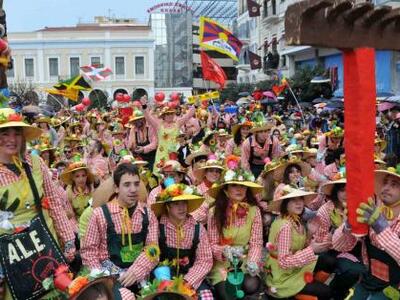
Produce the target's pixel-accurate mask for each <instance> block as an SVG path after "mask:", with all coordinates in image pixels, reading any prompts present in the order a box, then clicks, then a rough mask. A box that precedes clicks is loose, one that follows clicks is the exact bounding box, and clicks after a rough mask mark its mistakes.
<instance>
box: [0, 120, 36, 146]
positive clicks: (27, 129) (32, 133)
mask: <svg viewBox="0 0 400 300" xmlns="http://www.w3.org/2000/svg"><path fill="white" fill-rule="evenodd" d="M11 127H19V128H22V131H23V134H24V137H25V140H26V141H32V140H35V139H37V138H39V137H40V136H41V135H42V130H41V129H40V128H38V127H35V126H32V125H29V124H26V123H24V122H18V121H15V122H7V123H4V124H1V125H0V129H2V128H11Z"/></svg>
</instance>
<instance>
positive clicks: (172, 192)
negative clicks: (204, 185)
mask: <svg viewBox="0 0 400 300" xmlns="http://www.w3.org/2000/svg"><path fill="white" fill-rule="evenodd" d="M203 200H204V198H203V197H202V196H200V195H199V194H198V193H197V192H196V190H195V189H193V188H192V187H190V186H188V185H186V184H182V183H180V184H175V183H174V184H171V185H169V186H168V187H166V188H165V189H164V190H162V191H161V192H160V194H159V195H158V196H157V198H156V203H153V204H152V205H151V209H152V210H153V212H154V214H155V215H156V216H157V217H159V216H161V215H162V214H163V213H165V204H167V203H171V202H178V201H188V213H191V212H193V211H195V210H196V209H198V208H199V207H200V206H201V204H202V203H203Z"/></svg>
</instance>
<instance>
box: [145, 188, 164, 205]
mask: <svg viewBox="0 0 400 300" xmlns="http://www.w3.org/2000/svg"><path fill="white" fill-rule="evenodd" d="M161 191H162V186H161V185H159V186H156V187H155V188H154V189H152V190H151V192H150V194H149V196H148V197H147V206H148V207H151V205H152V204H154V203H156V198H157V196H158V194H160V193H161Z"/></svg>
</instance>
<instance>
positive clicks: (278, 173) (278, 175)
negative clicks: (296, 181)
mask: <svg viewBox="0 0 400 300" xmlns="http://www.w3.org/2000/svg"><path fill="white" fill-rule="evenodd" d="M290 165H298V166H299V167H300V169H301V176H303V177H304V176H307V175H308V174H310V172H311V166H310V165H309V164H308V163H306V162H304V161H302V160H300V159H299V158H298V157H296V156H292V157H290V158H289V159H288V160H286V161H285V163H283V164H282V165H281V166H279V167H278V168H277V169H276V170H275V172H274V179H275V180H276V181H278V182H282V180H283V174H284V173H285V170H286V168H287V167H289V166H290Z"/></svg>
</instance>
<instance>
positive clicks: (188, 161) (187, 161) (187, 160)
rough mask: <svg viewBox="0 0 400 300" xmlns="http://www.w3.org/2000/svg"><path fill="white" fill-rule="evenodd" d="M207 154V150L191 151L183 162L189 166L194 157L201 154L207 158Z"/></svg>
mask: <svg viewBox="0 0 400 300" xmlns="http://www.w3.org/2000/svg"><path fill="white" fill-rule="evenodd" d="M208 154H209V152H208V151H204V150H201V151H195V152H192V153H190V154H189V155H188V156H187V157H186V159H185V163H186V164H187V165H188V166H190V165H192V162H193V160H194V159H195V158H198V157H201V156H205V157H206V158H207V156H208Z"/></svg>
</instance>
